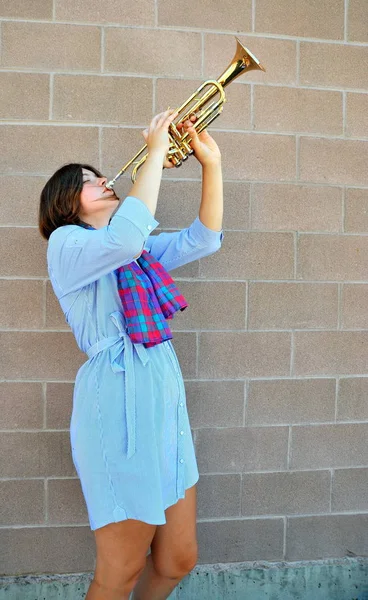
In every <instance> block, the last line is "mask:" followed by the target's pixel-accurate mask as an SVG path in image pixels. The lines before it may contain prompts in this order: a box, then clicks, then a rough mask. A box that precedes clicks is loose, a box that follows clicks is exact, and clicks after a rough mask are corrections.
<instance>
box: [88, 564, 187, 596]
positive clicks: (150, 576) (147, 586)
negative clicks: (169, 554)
mask: <svg viewBox="0 0 368 600" xmlns="http://www.w3.org/2000/svg"><path fill="white" fill-rule="evenodd" d="M185 575H186V573H184V574H183V575H182V577H176V578H175V579H174V578H171V577H165V576H164V575H159V574H158V573H156V571H155V567H154V566H153V561H152V555H151V554H150V555H149V556H147V563H146V568H145V569H144V571H143V573H142V575H141V576H140V578H139V580H138V583H137V585H136V586H135V588H134V591H133V595H132V600H166V598H168V597H169V596H170V594H171V592H172V591H173V589H174V588H176V586H177V585H178V583H179V582H180V581H181V580H182V579H183V577H185ZM88 600H89V599H88Z"/></svg>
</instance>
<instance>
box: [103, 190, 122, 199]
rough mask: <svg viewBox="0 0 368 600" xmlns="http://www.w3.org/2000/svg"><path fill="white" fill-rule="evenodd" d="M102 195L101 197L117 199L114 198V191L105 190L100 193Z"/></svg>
mask: <svg viewBox="0 0 368 600" xmlns="http://www.w3.org/2000/svg"><path fill="white" fill-rule="evenodd" d="M102 195H103V196H115V198H116V199H118V198H117V197H116V194H115V192H114V190H106V191H105V192H102Z"/></svg>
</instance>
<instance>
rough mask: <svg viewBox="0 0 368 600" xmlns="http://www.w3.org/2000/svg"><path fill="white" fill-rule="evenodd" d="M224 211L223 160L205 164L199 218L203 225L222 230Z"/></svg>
mask: <svg viewBox="0 0 368 600" xmlns="http://www.w3.org/2000/svg"><path fill="white" fill-rule="evenodd" d="M223 211H224V201H223V183H222V168H221V161H219V162H217V163H210V164H205V165H203V168H202V199H201V205H200V207H199V218H200V220H201V221H202V223H203V225H205V226H206V227H208V228H209V229H213V230H214V231H221V229H222V218H223Z"/></svg>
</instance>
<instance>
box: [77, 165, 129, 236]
mask: <svg viewBox="0 0 368 600" xmlns="http://www.w3.org/2000/svg"><path fill="white" fill-rule="evenodd" d="M82 171H83V189H82V192H81V195H80V203H81V208H80V211H79V216H80V218H81V219H82V220H83V221H87V222H89V223H91V224H92V225H93V224H94V223H97V224H100V225H102V224H103V222H104V221H106V224H107V223H108V221H109V219H110V218H111V216H112V214H113V212H114V211H115V210H116V209H117V208H118V206H119V203H120V200H119V198H118V197H117V196H116V194H115V192H114V190H108V189H107V188H106V187H105V184H106V183H107V178H106V177H98V176H97V175H95V173H93V171H90V170H89V169H84V168H83V169H82Z"/></svg>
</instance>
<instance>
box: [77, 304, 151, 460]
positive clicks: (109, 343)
mask: <svg viewBox="0 0 368 600" xmlns="http://www.w3.org/2000/svg"><path fill="white" fill-rule="evenodd" d="M109 316H110V318H111V320H112V321H113V323H114V325H115V326H116V327H117V329H118V331H119V334H118V335H117V336H110V337H104V338H101V339H100V340H98V341H97V342H96V343H95V344H93V345H92V346H90V347H89V348H88V350H87V351H86V354H87V355H88V358H89V359H91V358H93V357H94V356H96V354H98V353H99V352H102V350H106V348H110V365H111V368H112V370H113V372H114V373H118V372H119V371H125V415H126V425H127V436H128V448H127V458H130V457H131V456H133V454H134V453H135V451H136V429H135V425H136V398H135V393H136V390H135V375H134V350H135V351H136V353H137V354H138V357H139V359H140V361H141V363H142V364H143V366H145V365H146V364H147V362H148V361H149V355H148V352H147V350H146V348H145V347H144V345H143V344H133V342H132V341H131V339H130V337H129V335H128V333H127V331H126V326H125V323H124V319H123V316H122V313H120V312H119V311H115V312H113V313H111V314H110V315H109ZM123 351H124V360H118V359H121V358H123V357H122V356H121V355H122V352H123Z"/></svg>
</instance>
